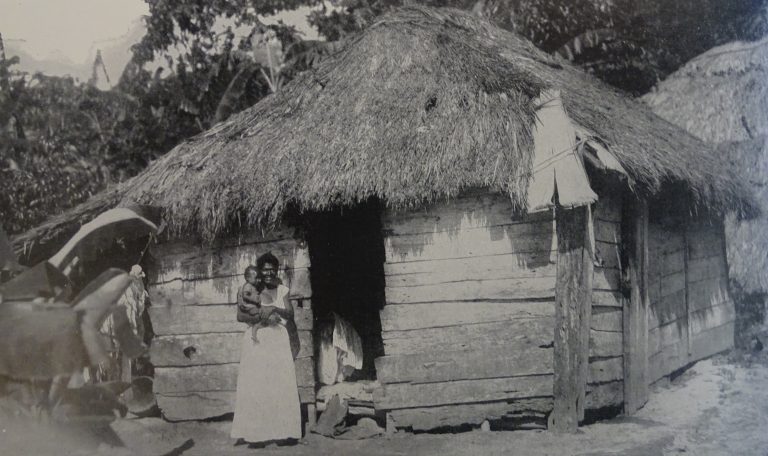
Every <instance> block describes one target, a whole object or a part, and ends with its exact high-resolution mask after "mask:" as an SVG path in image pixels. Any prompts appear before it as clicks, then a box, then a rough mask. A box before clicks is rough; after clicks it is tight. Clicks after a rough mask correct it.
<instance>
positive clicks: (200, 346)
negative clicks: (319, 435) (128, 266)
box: [149, 229, 315, 420]
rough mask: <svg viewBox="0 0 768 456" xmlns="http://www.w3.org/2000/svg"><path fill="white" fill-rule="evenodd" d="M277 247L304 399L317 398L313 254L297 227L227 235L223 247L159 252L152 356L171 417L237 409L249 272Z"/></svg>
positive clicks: (181, 246) (159, 394) (172, 247)
mask: <svg viewBox="0 0 768 456" xmlns="http://www.w3.org/2000/svg"><path fill="white" fill-rule="evenodd" d="M268 251H271V252H272V253H273V254H274V255H275V256H277V257H278V259H280V261H281V271H280V277H281V279H282V280H283V283H284V284H286V285H287V286H289V287H290V288H291V298H292V299H291V302H292V304H293V305H294V309H295V311H296V313H295V316H296V324H297V327H298V329H299V337H300V340H301V351H300V353H299V355H298V358H297V359H296V377H297V384H298V387H299V395H300V398H301V402H302V403H314V399H315V389H314V384H315V381H314V364H313V358H312V356H313V346H312V321H313V320H312V309H311V296H312V291H311V288H310V285H309V266H310V264H309V254H308V251H307V249H306V247H305V246H304V245H303V243H300V242H297V240H296V239H294V238H293V234H292V231H291V230H289V229H280V230H276V231H275V232H273V233H270V234H268V235H263V236H262V235H252V236H243V237H240V238H231V239H227V240H226V241H225V242H224V243H222V244H221V245H219V246H217V247H215V248H214V247H211V248H208V247H200V246H197V245H191V244H188V243H185V242H173V243H166V244H161V245H159V246H157V247H155V248H154V249H153V256H154V257H155V258H156V260H157V265H156V267H155V268H153V269H151V270H150V283H151V284H150V286H149V293H150V300H151V303H152V307H150V309H149V313H150V318H151V321H152V326H153V329H154V332H155V335H156V336H155V338H154V339H153V340H152V345H151V347H150V359H151V362H152V363H153V365H154V366H155V379H154V392H155V396H156V398H157V402H158V405H159V407H160V408H161V410H162V411H163V414H164V416H165V417H166V418H168V419H170V420H188V419H202V418H209V417H214V416H219V415H222V414H225V413H229V412H232V411H233V410H234V398H235V389H236V384H237V368H238V363H239V360H240V343H241V338H242V334H243V331H244V330H245V329H246V325H245V324H243V323H239V322H238V321H237V320H236V308H235V303H236V301H237V290H238V288H239V287H240V285H242V283H243V275H242V273H243V271H244V270H245V267H246V266H248V265H249V264H255V262H256V258H257V257H258V256H259V255H261V254H263V253H266V252H268Z"/></svg>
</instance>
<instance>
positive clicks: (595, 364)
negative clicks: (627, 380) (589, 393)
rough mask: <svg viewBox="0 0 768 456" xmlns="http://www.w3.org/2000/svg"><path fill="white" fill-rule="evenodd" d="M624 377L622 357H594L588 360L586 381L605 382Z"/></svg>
mask: <svg viewBox="0 0 768 456" xmlns="http://www.w3.org/2000/svg"><path fill="white" fill-rule="evenodd" d="M623 378H624V358H623V357H621V356H617V357H615V358H606V359H602V358H601V359H595V360H591V361H590V362H589V376H588V377H587V383H606V382H612V381H615V380H621V379H623Z"/></svg>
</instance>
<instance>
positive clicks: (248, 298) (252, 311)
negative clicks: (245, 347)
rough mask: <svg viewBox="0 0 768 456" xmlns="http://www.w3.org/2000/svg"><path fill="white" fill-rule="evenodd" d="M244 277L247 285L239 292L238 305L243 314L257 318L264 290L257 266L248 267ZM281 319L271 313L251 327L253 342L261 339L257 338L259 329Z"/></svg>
mask: <svg viewBox="0 0 768 456" xmlns="http://www.w3.org/2000/svg"><path fill="white" fill-rule="evenodd" d="M244 276H245V283H244V284H243V286H242V287H240V291H239V292H238V299H237V305H238V307H239V308H240V310H241V311H242V312H244V313H247V314H249V315H252V316H256V315H258V314H259V313H260V312H261V299H260V297H259V295H260V294H261V291H262V290H263V289H264V284H263V283H262V282H261V280H260V279H259V275H258V270H257V269H256V267H255V266H248V267H247V268H245V273H244ZM279 319H280V316H279V315H277V314H276V313H274V312H271V313H270V314H269V315H268V316H267V317H266V318H264V319H262V320H261V321H260V322H259V323H256V324H254V325H253V326H251V338H252V339H253V341H254V342H256V343H258V342H259V339H258V338H257V337H256V332H257V331H258V330H259V329H261V328H266V327H268V326H272V325H274V324H276V323H277V322H278V321H279Z"/></svg>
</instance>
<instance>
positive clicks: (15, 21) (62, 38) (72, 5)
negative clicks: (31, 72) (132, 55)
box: [0, 0, 307, 63]
mask: <svg viewBox="0 0 768 456" xmlns="http://www.w3.org/2000/svg"><path fill="white" fill-rule="evenodd" d="M146 14H148V8H147V5H146V3H144V1H143V0H0V33H2V35H3V39H4V40H5V41H6V42H8V44H13V45H14V46H15V47H20V48H23V49H24V51H25V52H27V53H29V54H31V55H32V56H34V57H36V58H39V59H44V58H45V59H51V58H53V59H56V60H61V61H66V60H69V61H71V62H73V63H85V62H87V61H89V60H90V59H91V58H92V55H93V53H94V52H95V51H94V50H93V49H94V46H96V47H101V46H100V45H104V46H106V45H107V43H108V42H109V41H115V40H119V39H120V38H121V37H124V36H126V35H127V34H128V33H129V32H130V31H131V29H132V27H135V25H136V23H137V21H139V20H140V18H141V17H142V16H143V15H146ZM306 14H307V12H306V11H303V12H302V11H297V12H290V13H286V14H284V15H283V19H284V20H285V21H286V22H287V23H295V24H296V25H297V26H298V27H299V28H300V29H305V28H306V21H305V20H304V17H306ZM302 22H303V24H302Z"/></svg>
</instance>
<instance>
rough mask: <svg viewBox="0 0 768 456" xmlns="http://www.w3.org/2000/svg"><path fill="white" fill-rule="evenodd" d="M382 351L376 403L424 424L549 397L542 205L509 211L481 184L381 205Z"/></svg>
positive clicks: (549, 259) (544, 405)
mask: <svg viewBox="0 0 768 456" xmlns="http://www.w3.org/2000/svg"><path fill="white" fill-rule="evenodd" d="M383 228H384V232H385V255H386V262H385V265H384V270H385V275H386V305H385V307H384V309H383V310H382V312H381V324H382V330H383V331H382V338H383V340H384V352H385V356H384V357H381V358H379V359H377V362H376V368H377V376H378V379H379V381H380V382H381V383H382V384H383V388H382V389H381V390H379V391H377V392H376V394H375V396H374V401H375V406H376V408H377V409H378V410H387V411H390V414H389V416H390V417H391V419H393V420H394V421H395V423H396V425H397V426H399V427H413V428H414V429H430V428H435V427H440V426H452V425H459V424H463V423H479V422H482V421H483V420H485V419H493V418H499V417H502V416H504V415H508V414H516V413H545V412H548V411H549V410H551V409H552V385H553V383H552V381H553V348H552V347H553V345H552V344H553V337H554V289H555V277H556V272H557V271H556V263H555V260H556V258H555V256H556V245H557V244H556V242H557V241H556V239H555V237H556V236H555V232H554V221H553V218H552V214H551V213H546V214H537V215H533V216H528V217H526V219H525V220H521V219H520V218H513V211H512V206H511V204H510V202H509V199H508V198H506V197H505V196H503V195H490V194H485V193H481V192H476V193H471V194H467V195H464V196H462V197H460V198H457V199H455V200H452V201H450V202H447V203H443V204H435V205H432V206H430V207H428V208H426V209H423V210H421V211H416V212H407V213H393V212H385V213H384V214H383Z"/></svg>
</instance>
